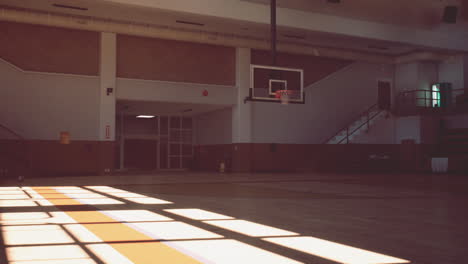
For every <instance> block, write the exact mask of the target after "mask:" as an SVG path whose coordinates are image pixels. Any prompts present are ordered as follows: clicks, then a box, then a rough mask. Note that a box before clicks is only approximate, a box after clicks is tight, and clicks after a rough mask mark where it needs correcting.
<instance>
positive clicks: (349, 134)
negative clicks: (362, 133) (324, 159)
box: [336, 110, 384, 144]
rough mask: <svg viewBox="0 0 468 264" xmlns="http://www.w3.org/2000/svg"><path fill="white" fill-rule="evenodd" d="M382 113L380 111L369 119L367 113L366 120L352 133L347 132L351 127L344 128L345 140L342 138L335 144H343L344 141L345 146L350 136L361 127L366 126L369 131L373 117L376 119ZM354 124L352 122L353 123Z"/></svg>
mask: <svg viewBox="0 0 468 264" xmlns="http://www.w3.org/2000/svg"><path fill="white" fill-rule="evenodd" d="M382 111H384V110H380V111H377V113H376V114H374V115H373V116H372V117H369V111H368V112H367V120H366V121H365V122H363V123H362V124H361V125H359V126H358V127H357V128H355V129H354V130H353V131H351V132H349V127H350V126H351V125H349V126H348V127H347V128H346V138H343V139H341V140H340V141H338V142H337V143H336V144H341V142H343V140H345V139H346V144H349V137H350V136H352V135H353V134H354V133H355V132H356V131H358V130H359V129H360V128H361V127H363V126H365V125H367V129H369V127H370V121H372V120H373V119H374V118H375V117H377V116H378V115H379V114H380V113H382ZM353 123H354V122H353Z"/></svg>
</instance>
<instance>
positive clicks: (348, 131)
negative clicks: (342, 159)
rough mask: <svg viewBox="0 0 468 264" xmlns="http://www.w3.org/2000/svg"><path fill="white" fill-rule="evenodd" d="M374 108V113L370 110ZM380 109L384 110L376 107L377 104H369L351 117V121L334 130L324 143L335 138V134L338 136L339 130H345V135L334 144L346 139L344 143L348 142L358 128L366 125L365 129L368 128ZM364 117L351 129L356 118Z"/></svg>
mask: <svg viewBox="0 0 468 264" xmlns="http://www.w3.org/2000/svg"><path fill="white" fill-rule="evenodd" d="M374 110H377V111H376V113H374V114H371V112H372V111H374ZM382 111H385V110H382V109H380V108H379V107H378V104H373V105H372V106H370V107H369V108H367V109H366V110H365V111H364V112H362V113H361V114H359V116H358V117H357V118H355V119H353V121H352V122H350V123H348V124H347V125H346V126H344V127H342V128H341V129H340V130H338V132H336V133H335V134H333V136H331V137H330V138H328V139H327V141H325V144H327V143H328V142H330V141H331V140H332V139H333V138H335V137H336V136H338V135H339V134H340V133H341V132H343V131H345V130H346V135H345V136H344V137H343V138H342V139H341V140H340V141H338V142H336V144H341V143H342V142H343V141H345V140H346V144H349V138H350V137H351V136H352V135H353V134H354V133H356V132H357V131H358V130H359V129H360V128H362V127H363V126H367V129H368V130H369V128H370V122H371V121H372V120H373V119H374V118H376V117H377V116H378V115H379V114H380V113H382ZM364 116H365V117H366V119H365V120H364V121H363V122H362V124H360V125H359V126H357V127H356V128H354V129H351V126H352V125H353V124H354V123H355V122H356V120H359V119H361V118H362V117H364Z"/></svg>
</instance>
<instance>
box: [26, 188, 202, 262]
mask: <svg viewBox="0 0 468 264" xmlns="http://www.w3.org/2000/svg"><path fill="white" fill-rule="evenodd" d="M32 189H33V190H34V191H36V192H37V193H38V194H40V195H42V196H43V197H44V198H46V199H47V198H48V197H51V198H52V199H51V200H50V202H51V203H52V204H53V205H83V204H82V203H80V202H79V201H77V200H75V199H72V198H70V197H68V196H66V195H65V194H63V193H60V192H58V191H56V190H54V189H52V188H45V187H41V188H35V187H33V188H32ZM57 198H59V199H57ZM64 213H66V214H67V215H68V216H70V217H71V218H73V219H74V220H75V221H77V222H78V223H79V224H82V225H83V226H84V227H86V228H87V229H88V230H89V231H91V232H92V233H94V234H95V235H96V236H97V237H99V238H100V239H101V240H103V241H104V242H110V241H132V240H133V241H136V240H138V241H154V239H153V238H152V237H149V236H147V235H145V234H143V233H141V232H139V231H137V230H135V229H133V228H131V227H129V226H128V225H125V224H123V223H120V222H118V221H116V220H115V219H113V218H110V217H109V216H107V215H105V214H103V213H101V212H97V211H80V212H76V211H64ZM100 222H101V223H106V224H99V223H100ZM113 222H115V223H113ZM86 223H97V224H86ZM109 245H110V246H111V247H113V248H114V249H115V250H117V251H118V252H120V254H122V255H123V256H125V257H127V258H128V259H129V260H130V261H132V262H133V263H135V264H154V263H165V264H192V263H194V264H199V263H201V262H199V261H197V260H195V259H193V258H192V257H190V256H187V255H185V254H183V253H182V252H180V251H177V250H175V249H174V248H172V247H169V246H168V245H166V244H164V243H162V242H156V241H155V242H138V243H132V242H130V243H111V244H109Z"/></svg>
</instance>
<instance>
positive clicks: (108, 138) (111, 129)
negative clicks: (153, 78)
mask: <svg viewBox="0 0 468 264" xmlns="http://www.w3.org/2000/svg"><path fill="white" fill-rule="evenodd" d="M116 42H117V39H116V34H115V33H108V32H102V33H101V45H100V51H101V52H100V78H101V82H100V92H99V99H100V102H99V150H100V151H99V156H100V157H99V163H98V172H99V173H109V172H111V171H112V170H113V169H114V155H115V131H116V130H115V119H116V113H115V91H116V89H115V86H116V68H117V67H116V65H117V55H116V48H117V44H116Z"/></svg>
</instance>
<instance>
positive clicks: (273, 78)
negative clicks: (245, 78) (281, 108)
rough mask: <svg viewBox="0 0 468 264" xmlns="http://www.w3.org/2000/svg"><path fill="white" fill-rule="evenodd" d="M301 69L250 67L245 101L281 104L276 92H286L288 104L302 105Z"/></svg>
mask: <svg viewBox="0 0 468 264" xmlns="http://www.w3.org/2000/svg"><path fill="white" fill-rule="evenodd" d="M303 84H304V71H303V70H302V69H295V68H286V67H274V66H264V65H254V64H252V65H250V94H249V97H247V98H246V101H264V102H278V103H279V102H281V98H280V97H278V96H277V95H278V93H277V91H286V90H287V91H288V101H289V103H298V104H303V103H304V99H305V96H304V85H303Z"/></svg>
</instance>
